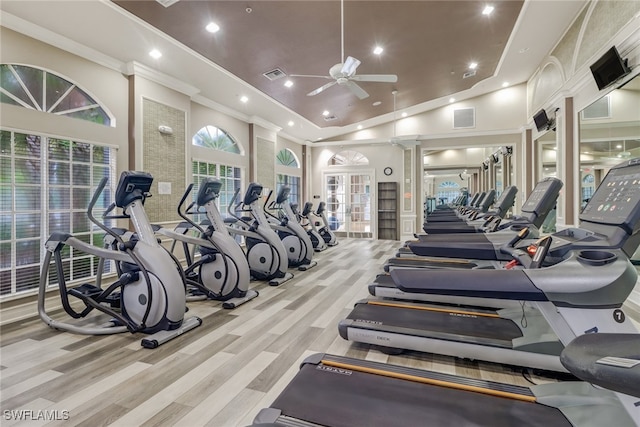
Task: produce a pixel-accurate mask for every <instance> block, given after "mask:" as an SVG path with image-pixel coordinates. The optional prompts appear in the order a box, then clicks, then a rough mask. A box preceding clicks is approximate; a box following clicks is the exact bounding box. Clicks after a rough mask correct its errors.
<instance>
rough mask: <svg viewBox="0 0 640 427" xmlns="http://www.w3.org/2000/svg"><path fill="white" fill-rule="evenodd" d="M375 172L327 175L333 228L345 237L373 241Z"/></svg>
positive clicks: (330, 218) (326, 189)
mask: <svg viewBox="0 0 640 427" xmlns="http://www.w3.org/2000/svg"><path fill="white" fill-rule="evenodd" d="M372 177H373V172H371V171H366V172H364V171H362V172H339V173H325V174H324V183H325V186H324V187H325V200H326V201H327V218H328V220H329V225H330V227H331V228H332V229H333V230H334V231H335V232H337V233H338V235H339V236H344V237H363V238H370V237H372V228H371V223H372V218H371V213H372V208H371V203H372V197H371V188H372Z"/></svg>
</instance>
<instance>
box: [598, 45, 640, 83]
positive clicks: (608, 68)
mask: <svg viewBox="0 0 640 427" xmlns="http://www.w3.org/2000/svg"><path fill="white" fill-rule="evenodd" d="M630 72H631V69H630V68H629V67H628V66H627V60H626V59H622V58H621V57H620V54H619V53H618V49H616V47H615V46H613V47H612V48H611V49H609V50H608V51H607V52H606V53H605V54H604V55H602V56H601V57H600V59H598V60H597V61H596V62H594V63H593V65H591V74H593V78H594V80H595V81H596V85H597V86H598V89H599V90H602V89H604V88H606V87H608V86H611V85H612V84H614V83H615V82H617V81H618V80H620V79H621V78H622V77H624V76H626V75H627V74H629V73H630Z"/></svg>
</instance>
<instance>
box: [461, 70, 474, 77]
mask: <svg viewBox="0 0 640 427" xmlns="http://www.w3.org/2000/svg"><path fill="white" fill-rule="evenodd" d="M475 75H476V70H471V71H467V72H466V73H464V74H463V75H462V78H463V79H468V78H469V77H473V76H475Z"/></svg>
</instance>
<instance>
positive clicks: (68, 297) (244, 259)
mask: <svg viewBox="0 0 640 427" xmlns="http://www.w3.org/2000/svg"><path fill="white" fill-rule="evenodd" d="M152 182H153V177H152V176H151V175H150V174H148V173H145V172H131V171H128V172H123V173H122V174H121V176H120V180H119V182H118V184H117V189H116V192H115V202H114V203H112V204H111V205H109V207H108V208H107V209H106V211H105V213H104V214H103V216H102V220H98V219H97V218H96V217H95V215H94V212H93V211H94V208H95V206H96V204H97V203H98V202H99V201H103V200H104V199H105V195H104V194H103V193H104V190H105V188H106V185H107V178H103V179H102V180H101V181H100V183H99V185H98V187H97V188H96V190H95V192H94V194H93V197H92V199H91V201H90V203H89V206H88V207H87V215H88V218H89V219H90V220H91V222H93V223H94V224H95V225H96V226H97V227H98V228H100V229H101V230H103V231H104V232H105V238H104V247H97V246H95V245H91V244H88V243H86V242H84V241H82V240H80V239H79V238H76V237H74V236H72V235H71V234H69V233H59V232H56V233H52V235H51V236H50V237H49V239H48V240H47V242H46V243H45V249H46V255H45V259H44V261H43V264H42V269H41V274H40V279H39V293H38V313H39V316H40V318H41V319H42V320H43V321H44V322H45V323H46V324H47V325H49V326H50V327H51V328H54V329H58V330H63V331H68V332H73V333H79V334H88V335H105V334H116V333H123V332H130V333H138V332H140V333H144V334H148V335H147V336H146V337H145V338H143V339H142V341H141V344H142V346H144V347H147V348H156V347H158V346H159V345H161V344H163V343H165V342H167V341H169V340H171V339H173V338H175V337H177V336H179V335H181V334H183V333H185V332H188V331H190V330H192V329H194V328H196V327H198V326H200V324H201V323H202V320H201V319H199V318H197V317H189V318H184V314H185V312H186V302H187V301H196V300H206V299H208V300H214V301H221V302H222V306H223V307H224V308H228V309H232V308H236V307H238V306H240V305H241V304H244V303H246V302H248V301H250V300H252V299H254V298H256V297H257V296H258V292H257V291H255V290H252V289H249V284H250V280H251V278H254V279H257V280H268V281H269V284H270V285H274V286H275V285H279V284H282V283H284V282H286V281H287V280H290V279H291V278H293V274H292V273H290V272H288V271H287V269H288V268H289V261H290V260H291V259H295V260H296V262H297V263H298V264H296V265H298V266H299V267H300V266H304V267H306V268H310V266H312V265H315V261H312V260H311V257H312V255H313V250H312V249H311V241H310V239H309V235H308V234H307V232H306V230H304V229H303V227H302V226H301V225H300V224H299V223H298V221H297V217H296V216H295V214H294V213H293V211H292V209H291V207H290V206H289V204H288V194H289V188H288V187H283V189H281V191H280V192H279V194H278V198H277V199H276V203H275V204H272V206H273V207H274V208H277V209H278V210H280V211H281V216H280V220H279V222H278V223H270V222H269V221H268V219H267V214H265V212H264V210H263V206H262V205H261V204H260V196H261V193H262V186H261V185H260V184H257V183H252V184H250V185H249V187H248V189H247V191H246V193H245V195H244V197H243V199H242V200H241V201H239V202H237V204H236V200H237V199H238V194H239V190H238V191H236V193H235V194H234V197H233V199H232V201H231V204H230V206H229V213H230V214H231V216H230V218H228V219H224V218H223V217H222V215H221V214H220V211H219V209H218V207H217V204H216V200H217V199H218V197H219V194H220V189H221V186H222V183H221V181H219V180H216V179H212V178H205V179H203V180H202V182H201V183H200V186H199V189H198V194H197V195H196V196H195V201H193V202H192V203H190V204H189V205H188V206H187V207H185V205H186V203H187V200H188V199H189V198H190V195H191V192H192V190H193V184H191V185H189V186H188V187H187V189H186V191H185V192H184V194H183V196H182V198H181V200H180V203H179V205H178V208H177V212H178V215H179V216H180V217H181V218H182V219H183V221H182V222H181V223H179V224H178V226H177V227H176V228H175V229H174V230H168V229H165V228H162V227H160V226H157V225H152V224H151V223H150V221H149V218H148V216H147V214H146V212H145V209H144V202H145V200H146V199H147V198H148V197H151V193H150V189H151V184H152ZM267 201H268V198H267ZM265 204H266V203H265ZM116 210H120V211H121V213H115V212H116ZM236 212H239V213H241V214H242V215H238V214H236ZM245 214H246V215H245ZM202 216H204V217H205V219H204V220H202V221H200V222H197V221H196V219H195V218H196V217H202ZM272 216H273V218H276V217H275V215H272ZM117 219H127V220H130V221H131V223H132V224H133V231H130V230H127V229H121V228H116V227H109V226H107V225H106V223H107V222H108V221H110V220H117ZM274 222H275V221H274ZM326 234H327V235H328V233H326ZM235 235H241V236H243V237H244V239H245V242H246V245H245V246H246V250H243V249H242V248H241V246H240V245H239V244H238V242H237V241H236V239H235V238H234V237H233V236H235ZM159 238H169V239H172V240H173V243H172V245H171V250H167V249H166V248H164V247H163V246H162V245H161V244H160V243H159V242H160V240H159ZM323 240H324V238H323ZM285 244H286V245H285ZM178 245H181V246H182V248H183V253H184V257H185V259H186V267H183V265H182V263H181V262H180V261H179V260H178V258H177V257H176V255H174V249H175V248H176V247H177V246H178ZM69 250H72V251H74V253H75V252H77V253H84V254H89V255H93V256H95V257H97V259H98V263H97V268H96V279H95V283H84V284H81V285H79V286H68V284H67V281H66V278H65V271H66V267H65V262H64V261H63V256H64V254H65V253H68V251H69ZM296 251H297V252H296ZM52 261H53V266H52ZM111 263H113V265H115V272H116V278H115V280H114V281H113V282H112V283H110V284H108V285H104V284H103V275H104V273H105V271H106V270H105V267H106V266H107V265H110V264H111ZM50 274H51V275H52V282H54V283H55V282H57V286H58V292H59V295H60V298H61V302H62V307H63V309H64V311H65V313H66V314H67V315H69V316H70V317H71V318H73V319H76V320H74V321H70V322H67V321H59V320H55V319H53V318H52V317H51V316H50V315H49V314H48V312H47V309H46V307H45V303H46V292H47V285H48V282H49V276H50ZM54 275H55V277H54ZM94 312H100V313H102V314H106V315H107V316H108V317H110V320H107V321H105V322H103V323H100V324H96V319H98V316H93V315H91V314H92V313H94ZM81 319H82V320H81Z"/></svg>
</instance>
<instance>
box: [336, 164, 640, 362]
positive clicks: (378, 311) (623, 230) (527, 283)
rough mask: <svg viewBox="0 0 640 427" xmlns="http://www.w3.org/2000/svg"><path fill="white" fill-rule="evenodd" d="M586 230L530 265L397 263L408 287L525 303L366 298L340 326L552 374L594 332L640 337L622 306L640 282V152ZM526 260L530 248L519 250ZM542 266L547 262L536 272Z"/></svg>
mask: <svg viewBox="0 0 640 427" xmlns="http://www.w3.org/2000/svg"><path fill="white" fill-rule="evenodd" d="M580 219H581V220H582V228H570V229H566V230H563V231H560V232H558V233H555V234H553V235H552V236H548V237H546V238H545V239H544V243H541V244H540V246H539V247H538V251H537V252H536V254H535V255H534V256H533V258H531V259H530V261H528V262H529V264H530V265H528V266H527V265H525V267H529V268H525V269H511V270H488V269H487V270H483V269H478V270H442V269H440V270H429V269H396V270H393V271H392V272H391V277H392V278H393V280H394V282H395V283H396V284H397V286H398V288H399V289H400V290H402V291H405V292H409V293H420V294H430V295H444V296H451V297H453V298H456V297H471V298H479V299H498V300H515V301H528V302H529V304H528V307H524V306H523V308H522V310H518V309H515V310H514V309H504V310H497V311H495V310H493V311H487V310H476V309H466V308H461V307H457V306H455V307H451V306H449V307H447V306H437V307H432V306H431V305H429V304H419V303H393V302H389V301H360V302H359V303H357V304H356V306H355V308H354V309H353V311H352V312H351V313H350V314H349V316H348V317H347V319H345V320H343V321H341V322H340V324H339V326H338V330H339V332H340V335H341V336H342V337H343V338H345V339H348V340H352V341H357V342H363V343H368V344H372V345H376V346H380V347H381V349H382V350H383V351H387V352H398V351H400V350H401V349H408V350H416V351H423V352H430V353H438V354H445V355H449V356H457V357H462V358H470V359H480V360H487V361H493V362H498V363H503V364H510V365H523V366H531V367H534V368H540V369H546V370H556V371H557V370H564V368H563V367H562V365H561V364H560V360H559V354H560V351H561V350H562V348H563V347H564V346H565V345H566V344H568V343H569V342H570V341H571V340H573V339H574V338H575V337H576V336H579V335H582V334H584V333H587V332H628V333H637V329H636V328H635V326H634V325H633V324H632V323H631V322H630V321H629V320H628V319H627V318H626V316H625V315H624V313H623V312H622V310H621V307H622V304H623V303H624V301H625V300H626V298H627V297H628V295H629V294H630V293H631V291H632V290H633V288H634V287H635V284H636V280H637V276H638V275H637V272H636V269H635V267H634V266H633V265H632V264H631V262H630V261H629V257H630V256H631V255H633V253H634V252H635V250H636V249H637V248H638V244H639V243H640V233H638V231H639V229H640V224H639V222H640V158H637V159H633V160H630V161H628V162H625V163H623V164H621V165H618V166H616V167H614V168H612V169H611V170H610V171H609V173H608V174H607V176H606V177H605V179H604V181H603V182H602V183H601V184H600V186H599V187H598V190H597V191H596V192H595V193H594V195H593V197H592V199H591V200H590V202H589V204H588V205H587V206H586V207H585V209H584V210H583V212H582V214H581V215H580ZM511 252H512V255H513V256H514V257H517V258H518V259H520V260H521V261H522V262H523V264H526V263H527V259H528V258H527V257H528V255H527V253H526V251H524V250H522V249H520V248H512V251H511ZM537 267H543V268H537Z"/></svg>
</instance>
